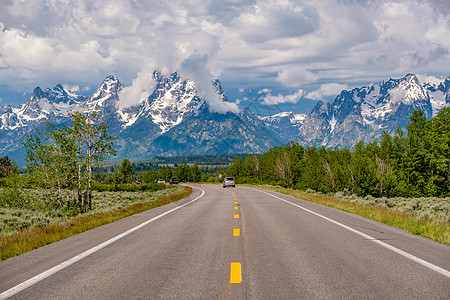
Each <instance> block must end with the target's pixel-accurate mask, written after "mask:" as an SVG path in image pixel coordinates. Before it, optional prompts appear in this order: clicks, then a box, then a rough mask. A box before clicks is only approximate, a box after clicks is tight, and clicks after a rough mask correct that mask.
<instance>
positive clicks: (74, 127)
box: [23, 112, 116, 211]
mask: <svg viewBox="0 0 450 300" xmlns="http://www.w3.org/2000/svg"><path fill="white" fill-rule="evenodd" d="M69 115H70V117H71V119H72V124H70V125H69V126H66V127H62V126H59V127H56V126H54V125H52V124H50V123H47V128H46V130H41V131H38V132H37V134H35V135H28V136H27V137H26V140H25V142H23V145H24V146H25V149H26V161H27V162H28V165H27V167H28V169H29V170H30V171H31V173H32V174H33V176H34V177H35V178H36V182H37V183H38V184H39V186H40V187H42V188H43V189H47V190H51V191H57V195H56V196H55V197H54V196H53V192H51V193H50V197H49V199H50V200H52V201H53V206H54V207H57V208H63V207H65V208H66V209H70V210H71V211H72V210H73V209H72V208H71V207H73V206H75V205H77V206H78V209H79V210H80V211H86V210H90V209H91V206H92V197H91V182H92V169H93V168H95V167H98V166H99V164H100V163H101V162H102V161H103V160H104V159H105V157H106V155H115V153H116V152H115V150H114V148H113V140H114V138H113V137H112V136H110V135H108V133H107V128H108V126H107V125H105V124H103V123H102V120H101V117H100V115H99V114H98V113H96V112H88V113H87V114H82V113H80V112H75V113H71V114H69ZM83 185H84V187H85V192H84V199H83V197H82V191H81V188H82V186H83ZM75 188H76V189H77V195H76V197H75V195H74V193H73V190H74V189H75ZM66 191H69V194H70V195H66V194H67V192H66ZM66 196H67V198H69V199H70V201H66Z"/></svg>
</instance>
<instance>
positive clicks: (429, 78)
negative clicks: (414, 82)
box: [416, 74, 445, 85]
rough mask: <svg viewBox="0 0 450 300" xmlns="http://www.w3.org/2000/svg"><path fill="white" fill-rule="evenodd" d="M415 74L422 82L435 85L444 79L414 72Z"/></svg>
mask: <svg viewBox="0 0 450 300" xmlns="http://www.w3.org/2000/svg"><path fill="white" fill-rule="evenodd" d="M416 76H417V78H418V79H419V80H420V81H421V82H422V83H423V82H428V83H431V84H435V85H439V84H440V83H442V82H443V81H444V80H445V78H444V77H436V76H429V75H424V74H416Z"/></svg>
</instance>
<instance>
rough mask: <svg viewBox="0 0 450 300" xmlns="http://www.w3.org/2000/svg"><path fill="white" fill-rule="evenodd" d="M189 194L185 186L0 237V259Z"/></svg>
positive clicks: (190, 190) (189, 191) (189, 190)
mask: <svg viewBox="0 0 450 300" xmlns="http://www.w3.org/2000/svg"><path fill="white" fill-rule="evenodd" d="M191 192H192V189H191V188H190V187H187V186H185V187H184V188H183V189H182V190H181V191H176V192H174V193H171V194H169V195H164V196H161V197H159V198H158V199H156V200H153V201H148V202H138V203H135V204H132V205H129V206H127V207H123V208H120V209H115V210H112V211H103V212H97V213H93V214H89V215H84V216H79V217H75V218H72V219H70V220H68V221H65V222H61V223H54V224H49V225H47V226H43V227H35V228H33V229H31V230H23V231H20V232H17V233H14V234H11V235H6V236H0V260H5V259H7V258H10V257H13V256H16V255H20V254H22V253H25V252H28V251H31V250H33V249H36V248H39V247H42V246H45V245H48V244H51V243H54V242H57V241H59V240H62V239H65V238H68V237H70V236H73V235H76V234H79V233H81V232H84V231H87V230H90V229H93V228H96V227H99V226H102V225H105V224H108V223H111V222H114V221H117V220H119V219H122V218H125V217H128V216H130V215H133V214H136V213H139V212H142V211H145V210H148V209H152V208H155V207H158V206H161V205H165V204H168V203H171V202H174V201H177V200H180V199H182V198H184V197H186V196H188V195H189V194H191Z"/></svg>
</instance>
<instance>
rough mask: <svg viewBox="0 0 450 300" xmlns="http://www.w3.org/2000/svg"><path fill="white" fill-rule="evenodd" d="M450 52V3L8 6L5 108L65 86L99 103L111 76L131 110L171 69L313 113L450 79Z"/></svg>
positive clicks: (2, 57) (252, 102) (177, 1)
mask: <svg viewBox="0 0 450 300" xmlns="http://www.w3.org/2000/svg"><path fill="white" fill-rule="evenodd" d="M449 49H450V1H447V0H435V1H401V0H400V1H378V0H364V1H357V0H330V1H316V0H313V1H300V0H218V1H207V0H171V1H167V0H161V1H156V0H150V1H135V0H111V1H102V0H96V1H90V0H77V1H75V0H73V1H72V0H33V1H20V0H7V1H1V2H0V106H3V105H6V104H11V105H13V106H17V105H18V104H19V103H21V102H23V101H25V100H26V99H27V97H28V95H29V94H30V92H32V90H33V89H34V87H36V86H40V87H41V88H46V87H54V86H55V85H56V84H58V83H61V84H63V85H65V86H66V87H69V88H70V89H71V90H73V91H75V92H78V93H83V94H86V95H89V94H90V93H92V92H93V91H94V90H95V89H96V88H97V87H98V85H99V84H100V83H101V81H102V80H103V79H104V78H105V77H106V76H108V75H110V74H112V75H116V76H118V77H119V79H120V80H121V82H122V83H123V84H125V85H126V86H127V89H126V92H124V93H122V95H121V100H120V101H121V105H122V106H128V105H132V104H134V103H136V102H137V101H139V99H140V98H141V97H142V95H146V94H148V93H149V91H151V89H152V87H153V83H152V80H151V73H152V71H153V70H155V69H160V70H161V71H162V72H164V73H170V72H173V71H178V72H179V73H180V74H181V75H182V76H184V77H189V78H192V79H194V80H195V81H196V83H197V84H198V89H199V90H200V91H201V92H202V93H203V94H204V96H206V97H208V95H210V94H211V91H210V87H209V85H210V80H211V79H212V78H213V77H218V78H219V79H220V81H221V83H222V85H223V87H224V89H225V91H226V92H227V93H228V94H229V96H230V100H232V101H233V102H234V103H236V105H238V106H239V107H241V108H242V107H245V106H249V107H252V106H253V107H258V109H259V110H260V111H261V113H263V114H264V112H263V111H265V113H276V112H277V110H294V111H297V112H301V111H307V110H308V109H309V108H310V107H311V105H313V104H314V103H315V102H316V101H318V100H327V101H329V100H332V99H333V98H334V97H335V96H336V94H337V93H338V92H339V91H340V90H342V89H346V88H352V87H355V86H360V85H364V84H370V83H373V82H377V81H380V80H385V79H389V78H391V77H392V78H399V77H403V76H404V75H406V74H407V73H416V74H421V75H422V76H423V77H428V78H430V79H431V80H436V79H435V78H438V79H441V78H444V77H447V76H449V75H450V53H449ZM211 104H212V105H213V106H214V107H215V109H216V111H219V112H222V111H227V110H233V109H234V108H235V107H234V106H226V105H225V106H224V105H222V104H220V103H216V102H212V103H211Z"/></svg>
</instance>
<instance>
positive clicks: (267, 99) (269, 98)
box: [261, 89, 304, 105]
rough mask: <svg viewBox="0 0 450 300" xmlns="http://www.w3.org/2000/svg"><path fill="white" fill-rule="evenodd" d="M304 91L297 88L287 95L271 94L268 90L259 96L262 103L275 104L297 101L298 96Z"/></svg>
mask: <svg viewBox="0 0 450 300" xmlns="http://www.w3.org/2000/svg"><path fill="white" fill-rule="evenodd" d="M303 94H304V91H303V90H302V89H299V90H298V91H297V92H295V93H293V94H288V95H280V94H278V95H276V96H273V95H272V94H271V93H270V92H268V93H267V94H266V95H265V96H263V97H262V98H261V100H262V101H261V102H262V104H264V105H277V104H281V103H297V102H298V101H299V100H300V98H301V97H302V96H303Z"/></svg>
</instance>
